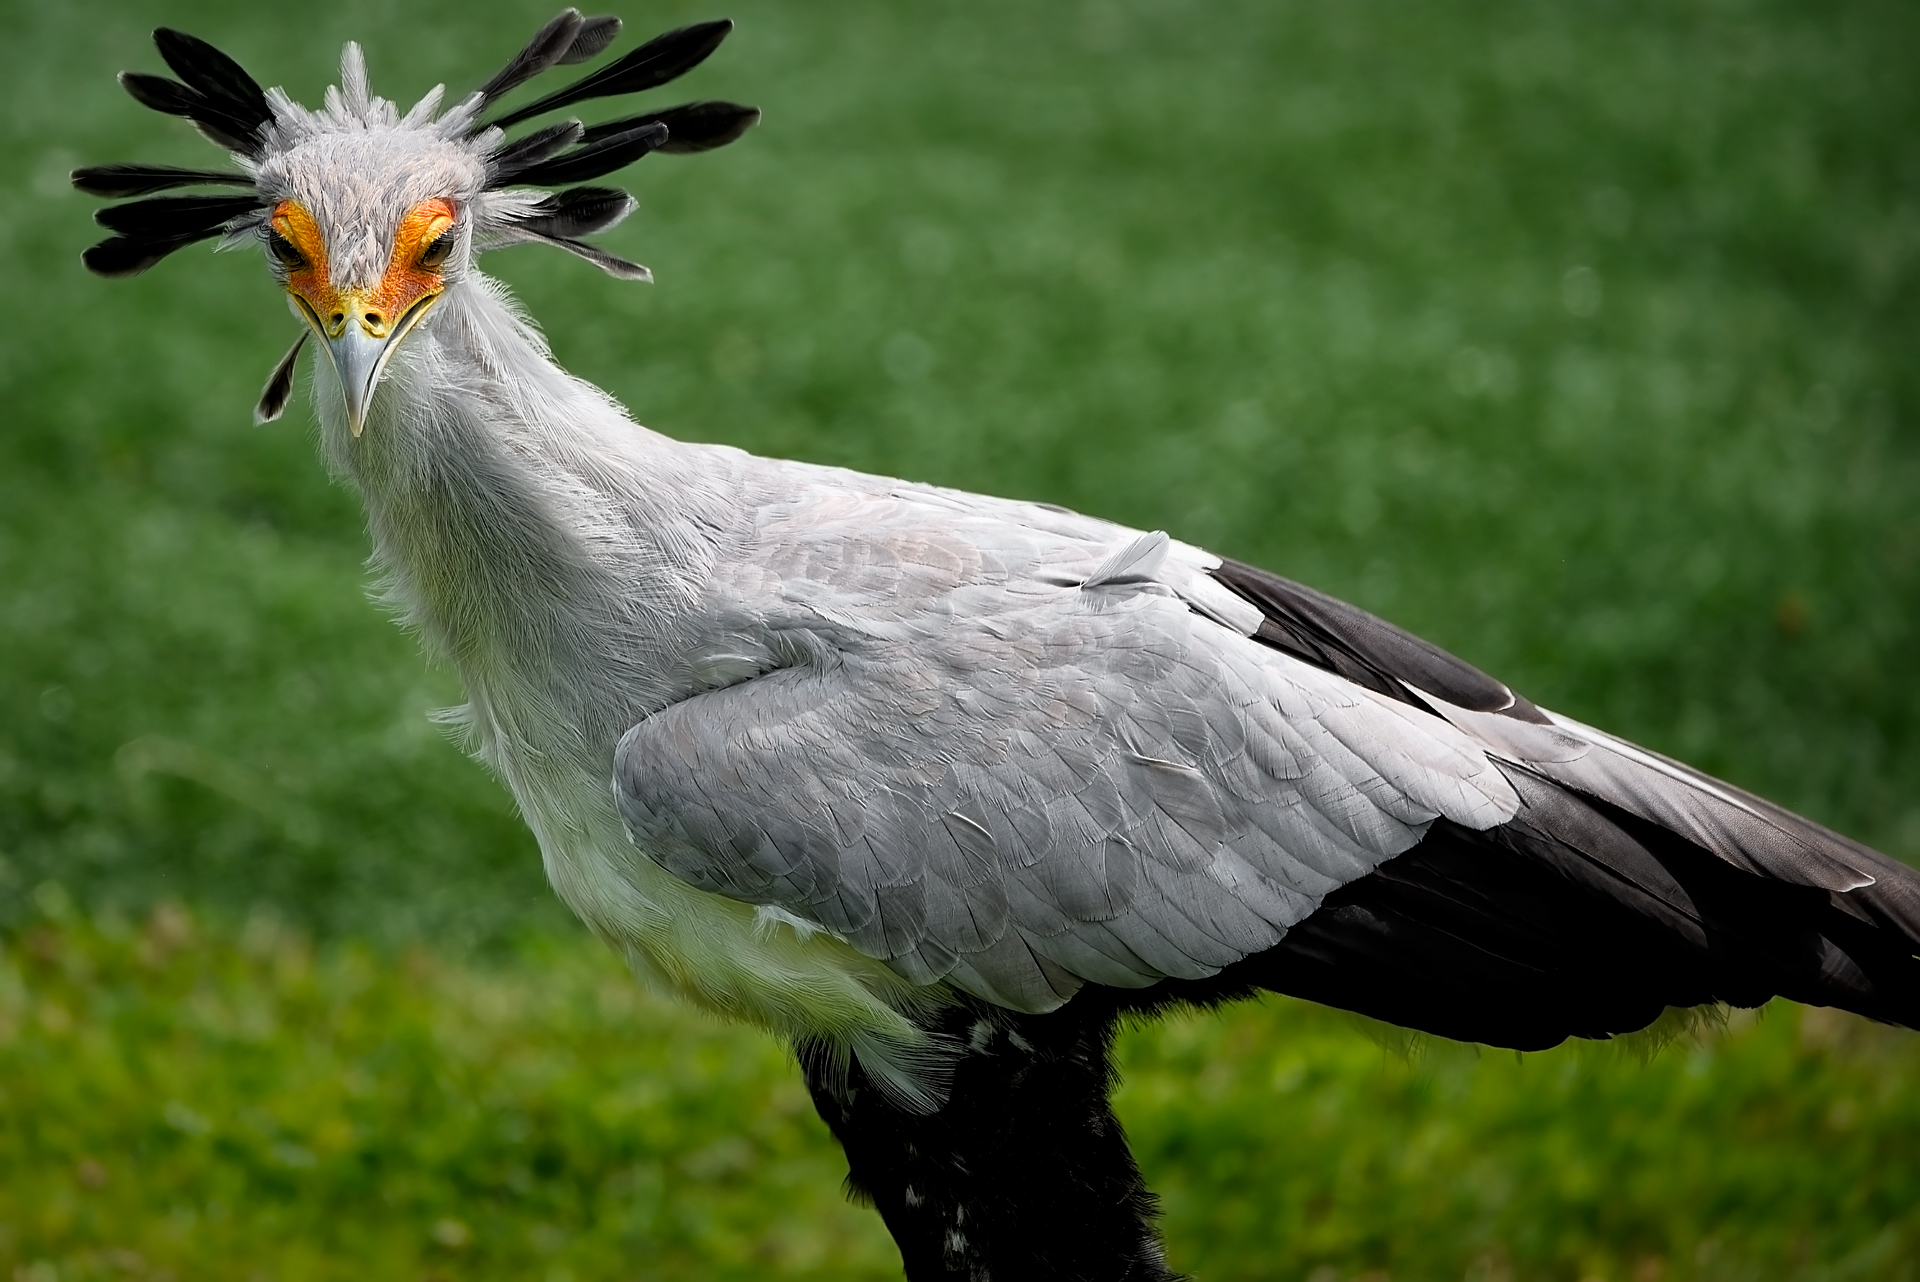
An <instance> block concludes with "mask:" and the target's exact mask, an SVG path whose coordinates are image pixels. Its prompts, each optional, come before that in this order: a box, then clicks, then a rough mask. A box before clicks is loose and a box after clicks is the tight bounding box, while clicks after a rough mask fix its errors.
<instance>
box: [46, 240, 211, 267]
mask: <svg viewBox="0 0 1920 1282" xmlns="http://www.w3.org/2000/svg"><path fill="white" fill-rule="evenodd" d="M214 234H215V233H214V232H211V231H209V232H202V233H200V234H199V235H197V236H176V237H173V238H172V239H169V240H148V239H145V238H142V237H137V236H115V237H113V238H112V239H110V240H103V241H101V242H100V243H99V244H97V245H94V246H93V247H91V248H90V249H88V250H87V251H86V252H84V253H82V254H81V255H80V261H81V262H83V263H85V264H86V266H87V270H88V271H90V272H92V273H93V274H94V275H96V276H138V275H139V274H140V273H141V272H143V271H145V270H147V268H149V267H151V266H153V265H154V264H155V263H157V262H159V261H160V260H161V259H162V258H165V257H166V256H167V255H168V254H171V253H172V252H173V251H174V250H176V249H185V248H186V247H187V246H188V245H191V244H193V243H194V242H195V241H200V240H205V239H207V237H209V236H212V235H214Z"/></svg>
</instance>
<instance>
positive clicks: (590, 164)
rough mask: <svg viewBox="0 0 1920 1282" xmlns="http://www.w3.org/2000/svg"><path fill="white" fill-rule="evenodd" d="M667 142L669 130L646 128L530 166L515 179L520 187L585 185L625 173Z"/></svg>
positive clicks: (660, 126) (650, 126) (664, 127)
mask: <svg viewBox="0 0 1920 1282" xmlns="http://www.w3.org/2000/svg"><path fill="white" fill-rule="evenodd" d="M666 141H667V127H666V126H665V125H661V124H652V125H643V126H641V127H640V128H638V129H631V130H628V131H627V132H625V133H619V134H614V135H612V136H611V137H607V138H602V139H601V140H600V141H598V142H594V143H589V144H587V145H586V146H584V147H577V148H575V149H574V150H572V151H569V152H563V153H561V154H560V155H558V156H555V157H553V158H552V159H551V160H543V161H541V162H540V163H539V164H537V165H529V166H527V167H526V168H524V169H522V170H521V171H520V172H519V173H518V174H516V175H515V176H514V178H513V181H514V182H517V183H533V184H535V185H538V186H543V187H558V186H562V185H564V184H566V183H577V182H586V181H587V180H588V179H592V178H598V177H600V176H601V175H602V174H610V173H612V172H613V171H614V170H616V169H624V168H626V167H627V166H628V165H631V164H632V163H633V162H634V161H636V160H638V159H640V158H641V157H642V156H644V155H646V154H647V153H648V152H650V151H657V150H659V148H660V146H661V144H662V143H664V142H666Z"/></svg>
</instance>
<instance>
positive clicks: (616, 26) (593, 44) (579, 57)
mask: <svg viewBox="0 0 1920 1282" xmlns="http://www.w3.org/2000/svg"><path fill="white" fill-rule="evenodd" d="M619 34H620V19H618V18H616V17H614V16H613V15H611V14H607V15H605V16H602V17H598V18H588V19H587V20H586V21H585V22H583V23H581V24H580V34H578V35H576V36H575V37H574V38H573V43H572V44H570V45H568V46H567V51H566V53H564V54H562V55H561V57H560V61H561V63H562V64H563V65H567V66H571V65H572V64H574V63H576V62H585V61H586V60H587V59H589V58H591V57H594V56H595V55H596V54H598V53H599V52H600V51H601V50H603V49H605V48H606V47H607V46H608V45H610V44H612V43H613V38H614V37H615V36H617V35H619Z"/></svg>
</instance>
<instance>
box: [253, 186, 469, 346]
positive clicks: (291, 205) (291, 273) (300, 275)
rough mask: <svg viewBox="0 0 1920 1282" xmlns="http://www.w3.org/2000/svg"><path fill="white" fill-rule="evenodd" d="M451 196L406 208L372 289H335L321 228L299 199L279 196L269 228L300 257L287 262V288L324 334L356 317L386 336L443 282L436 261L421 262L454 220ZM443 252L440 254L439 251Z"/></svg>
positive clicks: (379, 335)
mask: <svg viewBox="0 0 1920 1282" xmlns="http://www.w3.org/2000/svg"><path fill="white" fill-rule="evenodd" d="M456 212H457V211H456V210H455V209H454V206H453V202H452V201H450V200H444V199H441V198H438V197H436V198H435V199H433V200H423V201H421V202H420V203H419V204H417V205H415V206H414V207H413V208H412V209H410V210H408V211H407V214H406V217H404V218H402V219H401V220H400V225H399V226H398V227H397V228H395V229H394V235H393V257H392V259H391V260H389V261H388V263H387V271H386V274H385V275H384V276H382V277H381V278H380V283H379V284H378V285H376V286H374V288H373V289H371V290H347V291H344V292H340V291H336V290H335V289H334V287H333V281H332V280H331V279H330V278H329V276H328V273H327V244H326V240H325V239H324V238H323V237H322V236H321V235H320V228H319V227H318V226H317V225H316V224H315V223H314V221H313V215H311V214H309V213H308V212H307V211H306V210H305V209H304V208H302V207H301V206H300V205H299V204H298V203H297V202H295V201H291V200H283V201H281V202H280V204H279V205H278V206H276V207H275V209H274V211H273V230H274V231H275V232H277V233H279V235H280V236H281V237H282V238H283V239H284V240H285V241H286V242H287V243H288V244H290V245H292V246H293V248H294V250H295V251H297V253H298V254H299V257H300V261H299V262H298V263H297V264H296V263H289V264H288V267H287V292H288V293H290V294H292V295H293V296H294V298H296V299H297V300H299V302H300V304H301V305H302V306H303V307H304V308H306V310H307V311H308V312H309V313H310V314H311V316H312V319H313V321H314V323H315V324H316V325H317V326H318V327H319V328H320V330H321V332H322V333H324V334H325V335H326V336H327V337H328V338H338V337H340V335H341V334H343V333H345V332H346V328H347V321H348V319H349V318H353V319H357V320H358V321H359V322H360V324H361V326H362V327H364V328H365V330H366V332H367V333H368V335H369V336H371V337H373V338H385V337H386V336H387V335H388V334H390V333H392V332H393V327H394V326H395V325H396V324H398V323H399V321H400V318H401V317H403V316H405V315H406V314H407V312H408V311H409V310H411V309H412V308H413V307H414V305H415V304H417V303H418V302H419V301H420V300H421V299H423V298H427V297H430V296H432V295H434V294H438V293H439V292H440V291H441V289H443V288H444V287H445V286H444V284H443V283H442V281H441V279H440V271H439V267H440V263H439V262H438V261H432V262H425V261H423V258H431V254H430V252H429V251H431V250H432V248H433V245H434V242H435V241H437V240H439V239H440V236H441V233H443V232H445V231H446V230H447V229H448V228H449V227H452V226H453V222H454V218H455V216H456ZM443 257H444V255H443Z"/></svg>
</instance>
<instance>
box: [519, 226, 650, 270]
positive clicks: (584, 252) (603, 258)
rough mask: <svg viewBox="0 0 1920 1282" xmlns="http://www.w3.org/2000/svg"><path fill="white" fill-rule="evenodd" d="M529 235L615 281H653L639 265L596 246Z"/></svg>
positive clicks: (568, 238)
mask: <svg viewBox="0 0 1920 1282" xmlns="http://www.w3.org/2000/svg"><path fill="white" fill-rule="evenodd" d="M529 234H530V235H531V237H532V239H534V240H535V241H537V242H539V243H540V244H542V245H552V246H553V247H554V248H556V249H564V250H566V251H567V252H568V253H569V254H573V255H575V256H577V257H580V258H584V259H586V260H587V261H588V262H590V263H592V264H593V265H594V266H595V267H598V268H599V269H600V270H601V271H603V272H605V273H606V274H607V275H609V276H612V277H615V278H616V279H619V280H642V281H649V280H652V279H653V273H652V272H650V271H648V270H647V269H646V268H644V267H642V266H641V265H640V264H639V263H630V262H628V261H627V260H626V259H624V258H621V257H620V256H619V255H617V254H609V253H608V252H607V251H606V250H604V249H601V248H600V247H599V246H598V245H588V244H585V243H584V242H581V241H577V240H573V239H571V238H570V237H566V236H542V235H540V234H539V233H538V232H533V233H529Z"/></svg>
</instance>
